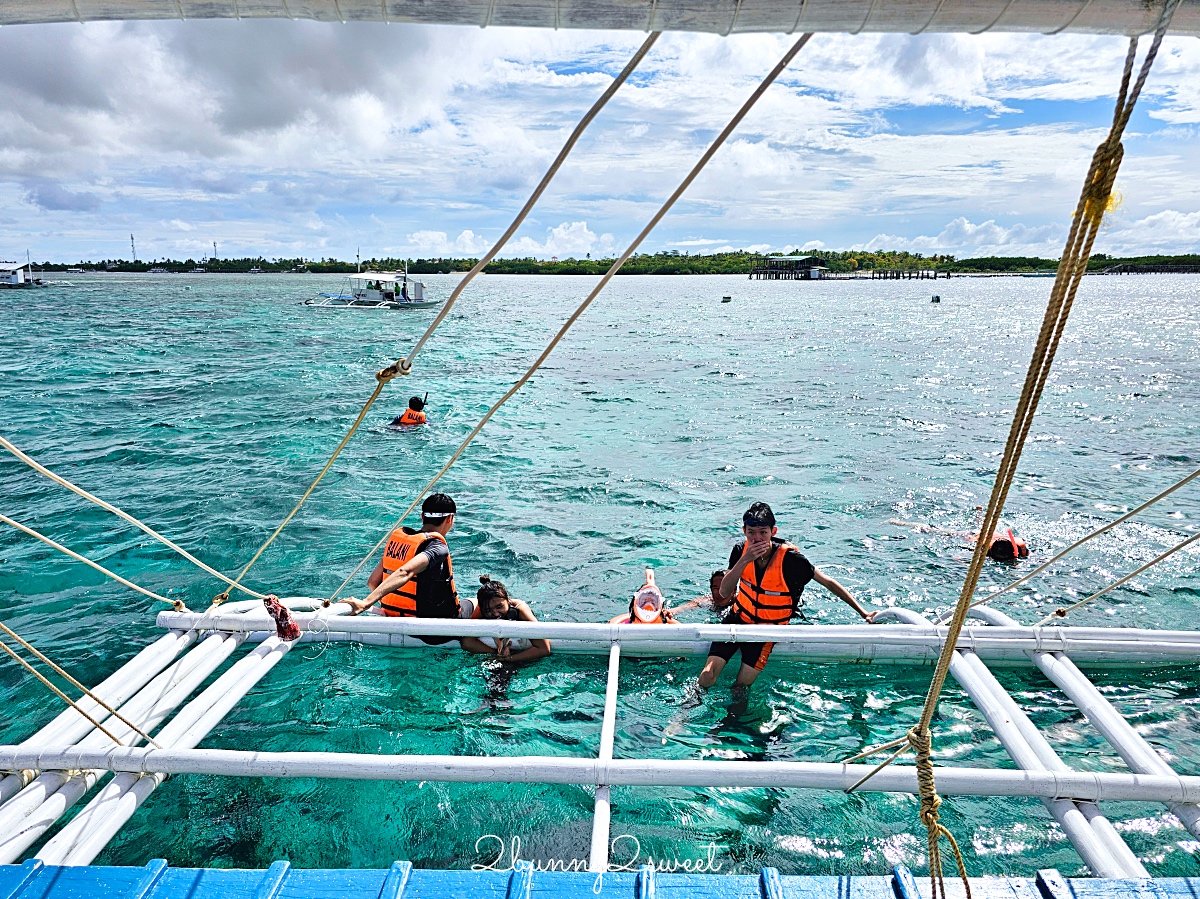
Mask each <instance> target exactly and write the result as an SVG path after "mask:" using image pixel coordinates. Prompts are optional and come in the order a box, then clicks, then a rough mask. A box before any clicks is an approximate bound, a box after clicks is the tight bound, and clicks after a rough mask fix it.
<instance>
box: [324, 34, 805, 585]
mask: <svg viewBox="0 0 1200 899" xmlns="http://www.w3.org/2000/svg"><path fill="white" fill-rule="evenodd" d="M811 38H812V34H806V35H804V36H803V37H801V38H800V39H799V40H798V41H796V43H794V44H793V45H792V46H791V47H790V48H789V49H788V51H787V52H786V53H785V54H784V55H783V58H782V59H780V60H779V62H778V63H776V64H775V68H773V69H772V70H771V71H770V72H769V73H768V74H767V76H766V77H765V78H764V79H763V80H762V82H761V83H760V84H759V85H758V87H757V88H755V89H754V92H753V93H752V94H751V95H750V97H749V98H748V99H747V100H746V102H745V103H743V104H742V106H741V108H740V109H739V110H738V111H737V113H736V114H735V115H734V116H733V118H732V119H730V120H729V123H728V124H727V125H726V126H725V128H724V129H723V130H722V131H721V133H720V134H718V135H717V137H716V139H715V140H714V141H713V142H712V144H710V145H709V147H708V149H707V150H705V151H704V155H703V156H701V157H700V159H699V161H698V162H697V163H696V164H695V165H694V166H693V167H692V170H691V171H690V172H688V174H687V177H685V178H684V179H683V181H681V182H680V183H679V186H678V187H676V188H675V190H674V192H673V193H672V194H671V195H670V196H669V197H668V198H667V199H666V201H665V202H664V203H663V204H662V206H660V207H659V209H658V211H657V212H656V213H654V216H653V217H652V218H651V219H650V221H649V222H647V223H646V226H645V227H644V228H642V230H641V232H640V233H639V234H638V236H637V237H635V238H634V239H633V242H632V243H630V244H629V246H628V247H626V248H625V251H624V252H623V253H622V254H621V255H620V256H619V257H618V258H617V260H616V261H615V262H613V264H612V266H610V267H609V269H608V271H607V272H605V274H604V277H603V278H601V279H600V283H599V284H597V285H596V286H595V287H594V288H592V291H591V293H589V294H588V295H587V297H586V298H585V299H584V300H583V302H582V303H580V304H579V306H577V307H576V309H575V311H574V312H572V313H571V316H570V318H568V319H567V320H566V321H565V322H564V323H563V325H562V327H561V328H559V329H558V333H557V334H555V335H554V337H553V338H551V340H550V342H549V343H548V344H547V345H546V348H545V349H544V350H542V352H541V355H539V356H538V357H537V359H536V360H534V363H533V365H531V366H530V367H529V369H528V370H527V371H526V372H525V374H523V375H521V377H520V378H519V379H518V380H517V382H516V383H515V384H513V386H512V387H510V388H509V389H508V390H507V392H505V394H504V396H502V397H500V399H498V400H497V401H496V402H495V403H493V404H492V407H491V408H490V409H488V411H487V412H486V413H484V416H483V418H481V419H480V420H479V423H478V424H476V425H475V427H474V428H472V429H471V432H470V433H469V434H467V436H466V439H464V440H463V442H462V443H461V444H460V445H459V447H458V449H457V450H455V451H454V455H453V456H451V457H450V459H449V461H447V462H446V464H445V465H443V466H442V469H441V471H439V472H438V473H437V474H435V475H434V476H433V477H432V478H430V480H429V483H427V484H426V485H425V486H424V487H423V488H422V489H421V491H420V492H419V493H418V494H417V495H416V497H414V498H413V501H412V502H411V503H410V504H409V506H408V508H407V509H405V510H404V514H403V515H401V516H400V517H399V518H398V519H396V522H395V524H393V525H392V526H391V527H390V528H388V529H387V531H385V532H384V535H383V537H382V538H380V540H379V542H378V543H376V544H375V545H374V546H373V547H372V548H371V551H370V552H368V553H367V554H366V555H365V556H363V558H362V561H360V562H359V563H358V565H357V566H355V568H354V570H353V571H352V572H350V574H349V575H348V576H347V578H346V579H345V580H344V581H342V583H341V585H340V586H339V587H338V588H337V589H336V590H334V591H333V594H332V595H331V596H330V597H329V599H328V600H326V604H328V603H331V602H333V601H334V600H335V599H337V597H338V596H339V595H341V592H342V591H343V590H345V589H346V586H347V585H348V584H349V583H350V582H351V581H352V580H354V577H355V576H356V575H357V574H358V572H359V571H361V570H362V567H363V566H364V565H366V564H367V562H368V561H370V559H371V557H372V556H374V555H375V553H377V552H378V551H379V549H380V547H382V546H383V544H384V543H386V542H387V539H388V537H389V536H390V535H391V532H392V531H393V530H394V529H395V528H397V527H399V526H400V525H401V524H402V523H403V521H404V519H405V518H407V517H408V516H409V514H410V513H411V512H412V511H413V509H415V508H416V507H417V503H419V502H420V501H421V498H422V497H424V496H425V494H426V493H428V492H429V491H430V490H432V489H433V487H434V485H435V484H437V482H438V481H440V480H441V479H442V476H443V475H444V474H445V473H446V472H448V471H449V470H450V466H452V465H453V464H454V463H455V462H456V461H458V458H459V456H461V455H462V454H463V452H464V451H465V450H466V448H467V447H468V446H470V444H471V441H472V440H474V439H475V435H476V434H478V433H479V432H480V431H482V430H483V426H484V425H486V424H487V423H488V422H489V421H490V420H491V418H492V416H493V415H495V414H496V413H497V412H498V411H499V410H500V408H501V407H502V406H503V405H504V404H505V403H507V402H508V401H509V399H510V398H511V397H512V396H513V395H514V394H515V393H516V392H517V391H518V390H520V389H521V388H522V387H523V386H524V385H525V383H526V382H527V381H528V380H529V379H530V378H532V377H533V375H534V373H535V372H536V371H537V370H538V369H539V368H541V366H542V363H543V362H545V361H546V359H547V358H548V357H549V356H550V354H551V353H552V352H554V348H555V347H557V346H558V344H559V343H560V342H561V341H562V339H563V338H564V337H566V336H567V332H568V331H570V330H571V328H572V326H573V325H574V324H575V322H577V321H578V320H579V317H580V316H581V315H583V313H584V312H586V311H587V308H588V307H589V306H590V305H592V301H593V300H595V299H596V297H598V296H599V295H600V292H601V291H602V290H604V288H605V287H607V286H608V282H609V281H611V280H612V279H613V277H614V276H615V275H616V274H617V272H619V271H620V270H621V266H623V265H624V264H625V262H626V260H628V259H629V257H630V256H632V255H633V254H634V252H636V251H637V248H638V247H640V246H641V245H642V241H644V240H645V239H646V237H647V236H649V234H650V232H651V231H653V230H654V228H655V226H656V225H658V223H659V222H660V221H662V219H663V217H664V216H665V215H666V214H667V213H668V212H669V211H670V210H671V207H672V206H674V205H675V203H676V201H677V200H678V199H679V198H680V197H681V196H683V193H684V191H686V190H687V189H688V188H689V187H690V186H691V184H692V182H693V181H695V180H696V178H697V177H698V176H699V174H700V173H701V172H702V171H704V167H705V166H706V165H708V162H709V160H710V159H712V158H713V156H714V155H715V154H716V152H717V150H719V149H720V148H721V146H722V145H723V144H724V143H725V141H726V140H728V138H729V135H730V134H732V133H733V131H734V129H736V128H737V126H738V125H740V124H741V122H742V119H744V118H745V117H746V115H747V114H748V113H749V112H750V110H751V109H753V108H754V104H755V103H757V102H758V99H759V98H760V97H761V96H762V95H763V93H765V92H766V90H767V88H768V87H770V86H771V85H772V84H773V83H774V81H775V79H776V78H778V77H779V75H780V74H781V73H782V72H783V70H784V69H786V68H787V66H788V63H790V62H791V61H792V59H793V58H795V56H796V54H797V53H799V52H800V51H801V50H802V49H803V48H804V45H805V44H807V43H808V42H809V40H810V39H811Z"/></svg>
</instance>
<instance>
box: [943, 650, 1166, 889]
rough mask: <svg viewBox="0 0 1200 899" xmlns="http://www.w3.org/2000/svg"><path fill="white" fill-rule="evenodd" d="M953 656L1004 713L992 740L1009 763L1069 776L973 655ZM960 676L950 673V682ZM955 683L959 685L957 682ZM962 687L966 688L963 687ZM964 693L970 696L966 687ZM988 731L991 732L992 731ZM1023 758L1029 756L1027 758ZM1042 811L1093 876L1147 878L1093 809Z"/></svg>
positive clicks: (1057, 805) (1064, 806)
mask: <svg viewBox="0 0 1200 899" xmlns="http://www.w3.org/2000/svg"><path fill="white" fill-rule="evenodd" d="M956 655H960V656H961V657H962V659H963V662H964V664H965V666H966V667H968V668H970V670H971V675H972V676H973V677H975V678H977V680H978V682H979V683H980V684H982V686H983V688H984V689H986V690H987V691H989V692H990V693H991V694H992V696H993V697H994V698H995V700H996V701H997V702H998V703H999V704H1000V707H1001V708H1002V709H1003V710H1004V712H1005V716H1006V718H1007V719H1008V720H1009V721H1011V722H1012V727H1011V728H1009V729H1006V731H1003V732H1002V731H999V730H997V731H996V736H997V737H999V738H1000V741H1001V743H1003V744H1004V748H1005V749H1006V750H1008V751H1009V754H1010V755H1012V756H1013V760H1014V761H1016V762H1017V764H1018V765H1020V766H1021V767H1022V768H1044V769H1046V770H1050V771H1069V770H1070V768H1068V766H1067V764H1066V763H1065V762H1064V761H1063V760H1062V759H1061V758H1059V755H1058V753H1056V752H1055V751H1054V748H1053V747H1052V746H1051V745H1050V744H1049V742H1047V740H1046V738H1045V737H1044V736H1043V735H1042V733H1041V731H1039V730H1038V729H1037V728H1036V727H1035V726H1034V724H1033V722H1032V721H1030V720H1029V716H1028V715H1026V714H1025V712H1024V711H1023V710H1022V709H1021V708H1020V707H1019V706H1018V705H1017V703H1016V701H1015V700H1014V699H1013V698H1012V696H1011V695H1009V693H1008V691H1007V690H1005V689H1004V687H1003V686H1002V685H1001V684H1000V682H999V681H998V680H996V677H995V675H993V674H992V673H991V672H990V671H989V670H988V669H987V666H986V665H984V664H983V662H982V661H980V659H979V657H978V656H977V655H975V654H974V653H973V652H963V653H956ZM960 673H961V672H954V677H955V679H956V680H957V679H958V678H959V675H960ZM960 683H962V682H961V681H960ZM963 686H964V688H966V684H963ZM968 692H970V689H969V688H968ZM972 698H974V696H972ZM993 729H995V728H994V727H993ZM1012 729H1015V731H1016V735H1015V736H1016V737H1019V741H1020V745H1021V747H1022V758H1018V757H1017V754H1016V752H1015V751H1014V749H1015V747H1016V744H1017V740H1016V739H1014V734H1013V733H1012ZM1028 753H1031V754H1032V757H1030V756H1029V755H1028ZM1046 806H1047V808H1049V809H1050V812H1051V814H1053V815H1054V816H1055V817H1056V818H1057V819H1058V821H1059V823H1060V824H1061V825H1062V828H1063V831H1064V833H1066V834H1067V835H1068V836H1069V837H1070V839H1071V842H1072V844H1073V845H1074V846H1075V848H1076V849H1077V850H1079V854H1080V856H1081V857H1082V858H1083V859H1084V861H1085V862H1086V863H1087V865H1088V867H1089V868H1091V869H1092V873H1093V874H1095V875H1096V876H1097V877H1118V878H1131V877H1132V878H1142V877H1147V878H1148V877H1149V876H1150V872H1148V871H1147V870H1146V868H1145V866H1144V865H1142V863H1141V862H1140V861H1139V860H1138V858H1137V856H1136V855H1134V854H1133V850H1131V849H1130V848H1129V846H1128V845H1127V844H1126V843H1125V841H1124V840H1123V839H1122V838H1121V836H1120V834H1118V833H1117V831H1116V829H1115V828H1114V827H1113V826H1112V823H1111V822H1110V821H1109V820H1108V818H1106V817H1105V816H1104V815H1103V814H1101V812H1100V809H1099V808H1097V807H1096V806H1095V805H1094V804H1092V803H1083V804H1078V805H1077V804H1076V803H1074V802H1066V801H1062V800H1059V801H1056V802H1053V803H1049V802H1048V803H1046ZM1089 838H1090V840H1089ZM1092 841H1094V842H1092ZM1085 846H1086V847H1087V849H1086V850H1085V848H1084V847H1085ZM1085 852H1086V854H1085Z"/></svg>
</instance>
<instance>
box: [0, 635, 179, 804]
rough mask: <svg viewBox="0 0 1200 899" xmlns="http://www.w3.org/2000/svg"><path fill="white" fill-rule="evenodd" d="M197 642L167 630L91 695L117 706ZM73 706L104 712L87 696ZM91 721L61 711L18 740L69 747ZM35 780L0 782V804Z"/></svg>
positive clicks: (18, 776)
mask: <svg viewBox="0 0 1200 899" xmlns="http://www.w3.org/2000/svg"><path fill="white" fill-rule="evenodd" d="M195 640H196V632H195V631H186V632H184V631H174V630H173V631H170V632H168V633H166V634H163V636H161V637H159V638H158V639H157V640H155V641H154V642H153V643H151V644H150V645H149V646H147V647H146V648H145V649H143V650H142V651H141V652H139V653H138V654H137V655H135V656H134V657H133V658H132V659H130V660H129V661H128V662H126V663H125V664H124V665H122V666H121V667H120V668H118V669H117V670H116V671H114V672H113V673H112V674H111V675H109V676H108V677H107V678H105V679H104V680H103V681H101V682H100V683H99V684H98V685H97V686H96V687H94V688H93V689H92V692H93V693H95V694H96V695H97V696H99V697H100V698H101V699H103V700H104V701H105V702H106V703H108V705H110V706H112V707H118V706H120V705H121V703H123V702H125V701H126V700H127V699H129V697H131V696H133V694H135V693H136V692H137V691H138V690H140V689H141V688H142V687H144V686H145V685H146V684H147V683H148V682H149V681H150V679H151V678H152V677H154V676H155V675H156V674H158V673H159V672H160V671H162V670H163V668H165V667H166V666H167V664H168V663H169V662H170V661H171V660H172V659H174V658H175V657H176V656H178V655H179V653H181V652H183V650H184V649H186V648H187V647H188V646H190V645H191V644H192V643H193V642H195ZM76 705H77V706H79V708H81V709H83V711H85V712H87V713H88V714H89V715H91V716H92V717H93V718H97V717H98V716H99V715H100V713H102V712H103V709H102V708H101V706H100V704H99V703H97V702H96V701H95V700H94V699H92V698H91V697H90V696H82V697H80V698H79V699H78V700H77V702H76ZM93 726H94V725H93V724H92V722H90V721H88V720H87V718H85V717H84V716H83V715H81V714H80V713H79V712H77V711H76V710H75V709H74V708H69V707H68V708H67V709H65V710H63V711H62V712H61V713H60V714H59V715H58V716H57V717H56V718H55V719H54V720H53V721H51V722H50V723H49V724H47V725H46V726H45V727H43V728H42V729H41V730H39V731H38V732H37V733H35V734H33V735H32V736H30V737H28V738H27V739H25V740H22V741H21V745H22V746H57V745H64V746H69V745H71V744H72V743H74V742H75V741H76V740H79V739H80V738H81V737H83V736H84V735H85V734H86V733H88V731H90V730H91V729H92V728H93ZM35 777H37V772H36V771H18V772H16V773H14V774H10V775H8V776H7V777H4V778H2V779H0V804H3V803H4V802H5V801H6V800H7V799H8V798H9V797H10V796H13V795H15V794H16V793H17V792H19V791H20V790H21V789H23V788H24V787H26V786H28V785H29V782H30V781H31V780H33V778H35Z"/></svg>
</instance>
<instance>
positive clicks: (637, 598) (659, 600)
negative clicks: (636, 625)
mask: <svg viewBox="0 0 1200 899" xmlns="http://www.w3.org/2000/svg"><path fill="white" fill-rule="evenodd" d="M664 605H665V602H664V600H663V595H662V594H661V593H660V592H659V591H658V588H657V587H652V586H650V585H647V586H645V587H642V589H640V590H638V592H637V593H635V594H634V595H633V617H634V619H635V620H637V621H640V622H642V623H643V624H654V623H656V622H658V621H660V620H661V619H662V613H663V606H664Z"/></svg>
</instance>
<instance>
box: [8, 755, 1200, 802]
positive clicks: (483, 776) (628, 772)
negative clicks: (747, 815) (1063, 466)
mask: <svg viewBox="0 0 1200 899" xmlns="http://www.w3.org/2000/svg"><path fill="white" fill-rule="evenodd" d="M0 765H6V766H14V767H15V766H20V767H39V768H42V769H45V770H60V771H62V770H79V769H103V770H108V771H129V772H135V773H142V774H154V773H163V774H168V775H170V774H207V775H225V776H231V777H312V778H324V779H330V780H376V781H422V780H431V781H439V782H447V783H450V782H462V783H491V782H503V783H546V784H551V783H553V784H589V785H590V784H596V783H606V784H610V785H613V786H643V787H654V786H666V787H779V788H794V789H821V790H846V789H848V788H849V787H850V786H852V785H853V784H854V783H856V782H857V781H858V780H859V779H861V778H862V777H863V776H864V775H865V774H867V773H868V772H869V771H871V770H873V768H874V766H873V765H842V764H835V763H826V762H736V761H704V760H695V761H693V760H670V759H613V760H612V761H611V762H609V763H608V764H607V765H601V764H600V762H599V760H598V759H572V758H561V757H555V756H515V757H509V758H497V757H492V756H488V757H483V756H465V757H463V756H428V755H359V754H355V753H349V752H262V751H256V750H234V749H154V748H149V747H144V746H124V747H115V746H114V747H112V748H111V749H105V750H84V749H80V748H78V747H70V748H67V749H26V748H22V747H19V746H0ZM937 778H938V787H939V789H940V790H941V791H942V792H943V793H945V794H947V795H959V796H1033V797H1037V798H1042V797H1045V798H1049V799H1077V800H1082V801H1091V802H1102V801H1103V802H1197V801H1200V777H1194V776H1186V775H1174V776H1163V775H1151V774H1127V773H1123V772H1122V773H1111V772H1095V771H1020V770H1010V769H992V768H948V767H947V768H942V767H939V768H937ZM862 789H866V790H871V791H875V792H884V793H917V792H918V790H917V775H916V769H915V768H912V767H907V766H902V765H890V766H888V767H887V768H884V769H883V770H882V771H880V772H879V773H878V774H876V775H875V776H874V777H872V778H871V779H870V780H869V781H867V783H866V784H864V785H863V787H861V788H860V790H862Z"/></svg>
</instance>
